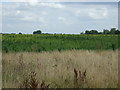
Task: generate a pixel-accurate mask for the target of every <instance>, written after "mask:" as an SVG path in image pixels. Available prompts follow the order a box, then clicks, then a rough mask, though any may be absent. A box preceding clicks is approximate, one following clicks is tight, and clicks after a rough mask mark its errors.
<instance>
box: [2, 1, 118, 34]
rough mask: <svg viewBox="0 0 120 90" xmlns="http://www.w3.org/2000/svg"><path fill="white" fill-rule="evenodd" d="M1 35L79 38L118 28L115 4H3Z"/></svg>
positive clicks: (116, 5)
mask: <svg viewBox="0 0 120 90" xmlns="http://www.w3.org/2000/svg"><path fill="white" fill-rule="evenodd" d="M0 7H2V14H0V16H1V17H2V18H0V20H1V19H2V25H1V24H0V27H1V26H2V32H3V33H19V32H22V33H24V34H31V33H33V31H35V30H41V31H42V32H43V33H66V34H68V33H69V34H79V33H81V32H85V31H86V30H98V31H103V29H110V28H118V3H117V2H37V1H36V2H32V1H31V2H2V5H1V4H0Z"/></svg>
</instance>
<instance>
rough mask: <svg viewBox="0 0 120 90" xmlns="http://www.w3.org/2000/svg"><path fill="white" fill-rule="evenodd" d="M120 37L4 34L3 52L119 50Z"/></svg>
mask: <svg viewBox="0 0 120 90" xmlns="http://www.w3.org/2000/svg"><path fill="white" fill-rule="evenodd" d="M118 48H119V46H118V35H70V34H68V35H66V34H38V35H32V34H23V35H21V34H3V35H2V51H3V52H23V51H27V52H41V51H54V50H58V51H61V50H72V49H76V50H80V49H84V50H109V49H118Z"/></svg>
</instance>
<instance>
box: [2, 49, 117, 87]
mask: <svg viewBox="0 0 120 90" xmlns="http://www.w3.org/2000/svg"><path fill="white" fill-rule="evenodd" d="M2 66H3V67H2V68H3V71H2V74H3V75H2V76H3V77H2V79H3V80H2V81H3V82H2V83H3V85H2V87H3V88H18V87H20V85H21V84H22V83H23V82H24V81H25V80H26V78H28V77H29V75H30V73H31V72H35V73H36V74H35V78H36V79H37V81H39V82H40V83H41V84H42V81H45V86H46V85H49V88H73V87H83V88H84V87H85V88H113V87H117V84H118V51H117V50H116V51H112V50H109V51H88V50H78V51H76V50H72V51H61V52H58V51H54V52H42V53H35V52H29V53H28V52H21V53H3V54H2Z"/></svg>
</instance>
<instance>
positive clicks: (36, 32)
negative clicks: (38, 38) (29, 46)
mask: <svg viewBox="0 0 120 90" xmlns="http://www.w3.org/2000/svg"><path fill="white" fill-rule="evenodd" d="M41 33H42V31H41V30H37V31H34V32H33V34H41Z"/></svg>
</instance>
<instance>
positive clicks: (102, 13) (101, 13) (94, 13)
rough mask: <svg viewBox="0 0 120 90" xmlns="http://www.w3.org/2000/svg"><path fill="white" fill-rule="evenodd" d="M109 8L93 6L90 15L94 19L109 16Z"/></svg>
mask: <svg viewBox="0 0 120 90" xmlns="http://www.w3.org/2000/svg"><path fill="white" fill-rule="evenodd" d="M107 14H108V11H107V8H92V9H89V16H90V17H91V18H93V19H103V18H105V17H106V16H107Z"/></svg>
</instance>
